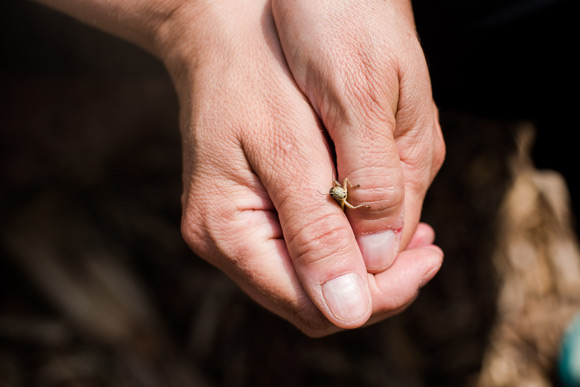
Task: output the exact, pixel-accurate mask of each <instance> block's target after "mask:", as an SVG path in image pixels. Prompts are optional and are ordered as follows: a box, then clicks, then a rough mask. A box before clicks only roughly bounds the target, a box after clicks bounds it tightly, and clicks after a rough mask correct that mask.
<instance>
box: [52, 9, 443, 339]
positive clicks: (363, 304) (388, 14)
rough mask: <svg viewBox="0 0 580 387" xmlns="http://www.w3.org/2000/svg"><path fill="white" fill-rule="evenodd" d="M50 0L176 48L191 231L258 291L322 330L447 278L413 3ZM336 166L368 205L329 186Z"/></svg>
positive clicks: (433, 123) (173, 58) (165, 54)
mask: <svg viewBox="0 0 580 387" xmlns="http://www.w3.org/2000/svg"><path fill="white" fill-rule="evenodd" d="M45 2H46V3H48V4H50V5H52V6H54V7H57V8H59V9H62V10H64V11H65V12H68V13H70V14H72V15H73V16H75V17H77V18H79V19H81V20H84V21H86V22H90V23H92V24H94V25H96V26H97V27H99V28H102V29H105V30H107V31H109V32H111V33H114V34H116V35H118V36H121V37H123V38H125V39H128V40H130V41H133V42H135V43H137V44H139V45H141V46H143V47H144V48H146V49H148V50H149V51H151V52H152V53H153V54H154V55H157V56H158V57H159V58H160V59H161V60H163V61H164V63H165V64H166V66H167V69H168V71H169V72H170V74H171V76H172V78H173V80H174V83H175V86H176V90H177V92H178V96H179V100H180V108H181V129H182V137H183V159H184V168H183V181H184V193H183V197H182V201H183V220H182V232H183V236H184V238H185V240H186V241H187V243H188V244H189V246H190V247H191V249H192V250H193V251H194V252H195V253H197V254H198V255H199V256H200V257H203V258H204V259H206V260H208V261H209V262H211V263H212V264H214V265H215V266H217V267H218V268H220V269H221V270H223V271H224V272H225V273H226V274H227V275H229V276H230V277H231V278H232V279H233V280H234V281H235V282H236V283H237V284H238V285H239V286H240V287H241V288H242V289H244V290H245V291H246V292H247V293H248V294H249V295H250V296H251V297H253V298H254V299H255V300H256V301H257V302H258V303H260V304H261V305H263V306H264V307H266V308H268V309H270V310H271V311H273V312H274V313H276V314H278V315H280V316H282V317H283V318H285V319H287V320H288V321H290V322H291V323H293V324H294V325H296V326H297V327H298V328H300V329H301V330H302V331H303V332H305V333H306V334H308V335H311V336H322V335H326V334H330V333H332V332H336V331H338V330H340V329H350V328H356V327H360V326H363V325H365V324H369V323H372V322H375V321H379V320H381V319H384V318H386V317H388V316H391V315H393V314H395V313H398V312H400V311H401V310H403V309H404V308H405V307H406V306H408V305H409V304H410V303H411V302H412V301H413V300H414V298H415V297H416V295H417V292H418V290H419V288H420V287H421V286H422V285H424V284H425V283H426V282H427V281H429V280H430V279H431V278H432V277H433V276H434V275H435V273H436V272H437V270H438V269H439V267H440V265H441V262H442V257H443V254H442V252H441V250H440V249H439V248H438V247H436V246H434V245H433V244H432V243H433V240H434V233H433V230H432V229H431V228H430V227H429V226H427V225H425V224H420V223H419V218H420V213H421V206H422V201H423V198H424V196H425V193H426V190H427V188H428V187H429V185H430V183H431V181H432V179H433V178H434V176H435V174H436V173H437V171H438V170H439V168H440V166H441V164H442V162H443V157H444V153H445V150H444V145H443V139H442V136H441V130H440V128H439V125H438V118H437V109H436V107H435V105H434V103H433V100H432V96H431V87H430V82H429V75H428V72H427V67H426V65H425V60H424V57H423V54H422V51H421V48H420V46H419V43H418V41H417V38H416V35H415V30H414V25H413V17H412V12H411V8H410V4H409V3H408V2H407V1H391V0H388V1H383V0H380V1H379V0H375V1H365V2H360V1H354V0H340V1H336V0H321V1H318V0H317V1H312V0H295V1H288V0H273V1H272V2H270V1H267V0H258V1H256V0H240V1H231V0H213V1H182V0H173V1H161V0H147V1H143V2H137V3H134V2H130V1H128V0H127V1H122V0H121V1H117V2H111V3H108V2H106V1H103V0H84V1H83V2H80V0H79V1H78V2H77V0H45ZM80 3H82V4H80ZM335 155H336V160H335ZM337 177H338V178H339V179H340V180H341V179H343V178H344V177H348V178H349V179H350V180H351V181H354V182H356V183H357V184H360V188H357V189H356V190H354V191H352V193H351V192H349V194H350V196H349V197H350V198H352V199H353V201H354V202H356V203H364V204H366V205H370V208H361V209H357V210H355V211H353V210H347V212H346V215H347V216H345V213H344V212H343V211H342V210H341V208H340V206H337V205H336V202H334V200H333V199H332V198H330V197H329V195H320V194H319V192H328V190H329V188H330V187H331V186H332V184H333V179H336V178H337Z"/></svg>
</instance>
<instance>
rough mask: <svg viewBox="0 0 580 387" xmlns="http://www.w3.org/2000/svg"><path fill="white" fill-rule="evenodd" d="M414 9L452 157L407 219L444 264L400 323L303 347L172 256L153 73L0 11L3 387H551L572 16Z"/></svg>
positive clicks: (170, 144) (571, 216)
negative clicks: (414, 217)
mask: <svg viewBox="0 0 580 387" xmlns="http://www.w3.org/2000/svg"><path fill="white" fill-rule="evenodd" d="M414 6H415V8H416V18H417V22H418V31H419V35H420V37H421V41H422V43H423V45H424V48H425V52H426V55H427V59H428V62H429V66H430V69H431V72H432V79H433V86H434V95H435V99H436V102H437V103H438V105H439V106H440V108H441V122H442V127H443V130H444V134H445V137H446V141H447V149H448V156H447V160H446V163H445V165H444V167H443V169H442V171H441V172H440V174H439V176H438V177H437V179H436V180H435V182H434V184H433V187H432V189H431V190H430V192H429V194H428V197H427V200H426V203H425V210H424V220H425V221H427V222H428V223H430V224H432V225H433V226H434V228H435V230H436V233H437V243H438V244H439V245H440V246H441V247H442V248H443V249H444V251H445V253H446V258H445V263H444V266H443V269H442V270H441V272H440V274H439V275H438V276H437V277H436V278H435V279H434V280H433V281H432V282H431V283H430V284H429V285H428V286H427V287H425V288H424V289H423V290H422V292H421V294H420V296H419V298H418V300H417V301H416V303H415V304H414V305H413V306H411V307H410V308H409V309H408V310H407V311H405V312H404V313H403V314H401V315H400V316H397V317H394V318H392V319H389V320H387V321H385V322H383V323H380V324H376V325H374V326H372V327H368V328H365V329H360V330H357V331H352V332H344V333H340V334H337V335H334V336H331V337H327V338H322V339H309V338H306V337H304V336H303V335H302V334H301V333H300V332H298V331H297V330H296V329H295V328H293V327H292V326H290V325H289V324H288V323H286V322H285V321H283V320H281V319H279V318H278V317H276V316H273V315H272V314H271V313H269V312H267V311H265V310H263V309H261V308H260V307H258V306H257V305H255V304H254V303H253V302H252V301H251V300H250V299H249V298H248V297H247V296H245V295H244V294H243V293H242V292H241V291H240V290H239V289H238V288H237V287H236V286H235V285H233V283H232V282H231V281H230V280H229V279H228V278H227V277H226V276H225V275H224V274H222V273H221V272H219V271H218V270H216V269H214V268H213V267H211V266H210V265H208V264H206V263H205V262H203V261H202V260H200V259H199V258H197V257H195V256H194V254H193V253H191V252H190V251H189V250H188V248H187V246H186V245H185V243H184V242H183V241H182V239H181V236H180V232H179V221H180V211H181V209H180V201H179V198H180V193H181V159H180V143H179V141H180V140H179V131H178V123H177V115H178V106H177V99H176V96H175V94H174V91H173V89H172V85H171V83H170V80H169V78H168V76H167V74H166V72H165V70H164V68H163V66H162V65H161V63H160V62H158V61H157V60H156V59H154V58H152V57H151V56H149V55H148V54H146V53H144V52H142V51H141V50H139V49H138V48H135V47H133V46H131V45H129V44H127V43H125V42H123V41H120V40H118V39H116V38H113V37H110V36H108V35H106V34H103V33H101V32H99V31H97V30H94V29H92V28H90V27H86V26H84V25H82V24H80V23H78V22H76V21H74V20H72V19H70V18H68V17H66V16H64V15H61V14H59V13H57V12H55V11H52V10H50V9H47V8H44V7H42V6H40V5H37V4H35V3H32V2H28V1H21V0H4V1H3V2H2V3H1V4H0V47H2V48H3V51H4V52H3V55H2V60H1V61H0V160H1V162H0V214H1V216H0V386H2V387H4V386H152V387H153V386H155V387H156V386H271V385H278V386H518V385H534V386H552V385H559V384H561V381H560V380H559V376H558V373H557V363H558V361H559V355H558V353H559V351H560V345H561V341H562V336H563V332H564V330H565V328H566V326H567V325H568V323H569V321H571V319H572V317H573V316H574V314H575V313H576V312H577V311H578V310H580V254H579V252H578V251H579V250H578V244H577V234H576V231H575V230H576V226H575V219H576V218H577V214H576V213H575V211H574V208H575V207H574V203H575V202H577V198H578V195H579V194H578V192H577V190H578V189H577V180H578V179H577V178H576V177H575V169H576V165H577V160H576V157H575V155H576V152H577V150H576V144H575V141H573V138H571V137H572V136H573V133H574V132H575V131H577V130H578V129H579V128H578V123H577V121H575V120H572V113H573V112H574V113H575V112H576V110H574V109H577V108H576V106H578V104H577V102H578V98H577V92H576V89H574V88H573V86H572V85H573V78H574V76H575V74H574V71H576V70H577V69H578V68H579V67H578V61H577V58H574V59H573V58H572V57H573V54H572V52H573V51H574V50H575V49H576V48H577V41H576V39H577V34H576V33H575V32H576V31H575V30H576V27H575V24H574V23H573V20H572V17H573V16H575V15H577V13H574V12H572V7H573V5H572V1H541V0H536V1H509V2H505V1H503V2H500V1H495V2H493V1H491V2H490V1H486V2H484V1H472V2H469V4H467V3H466V2H460V1H451V0H447V1H426V0H425V1H415V2H414ZM569 193H570V194H569ZM570 198H572V200H570ZM574 199H576V200H574Z"/></svg>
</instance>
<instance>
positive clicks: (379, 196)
mask: <svg viewBox="0 0 580 387" xmlns="http://www.w3.org/2000/svg"><path fill="white" fill-rule="evenodd" d="M361 180H362V181H370V182H372V183H371V185H362V184H361V186H360V188H357V189H356V190H353V192H352V195H349V197H350V198H352V200H353V202H355V203H356V204H359V203H360V204H365V205H369V206H370V208H369V209H368V211H369V212H370V213H383V212H385V211H387V212H388V211H391V210H394V209H397V208H399V207H400V206H401V205H402V203H403V200H404V198H405V187H404V185H403V179H402V177H401V178H398V177H397V178H389V177H385V176H384V175H383V176H381V177H380V178H373V177H367V178H364V179H361ZM349 193H350V192H349Z"/></svg>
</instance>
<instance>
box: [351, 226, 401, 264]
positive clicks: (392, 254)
mask: <svg viewBox="0 0 580 387" xmlns="http://www.w3.org/2000/svg"><path fill="white" fill-rule="evenodd" d="M400 234H401V233H400V232H396V231H394V230H387V231H383V232H379V233H375V234H365V235H359V236H357V237H356V240H357V242H358V245H359V249H360V251H361V254H362V256H363V259H364V261H365V265H366V267H367V270H368V271H369V272H370V273H378V272H381V271H383V270H386V269H388V268H389V267H390V266H391V265H392V264H393V262H394V261H395V258H396V257H397V254H398V253H399V243H400V236H401V235H400Z"/></svg>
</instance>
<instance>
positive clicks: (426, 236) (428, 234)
mask: <svg viewBox="0 0 580 387" xmlns="http://www.w3.org/2000/svg"><path fill="white" fill-rule="evenodd" d="M434 241H435V231H434V230H433V228H432V227H431V226H429V225H428V224H427V223H419V224H418V225H417V228H416V229H415V233H414V234H413V236H412V237H411V240H410V241H409V244H408V245H407V248H408V249H415V248H419V247H425V246H427V245H431V244H432V243H433V242H434Z"/></svg>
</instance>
